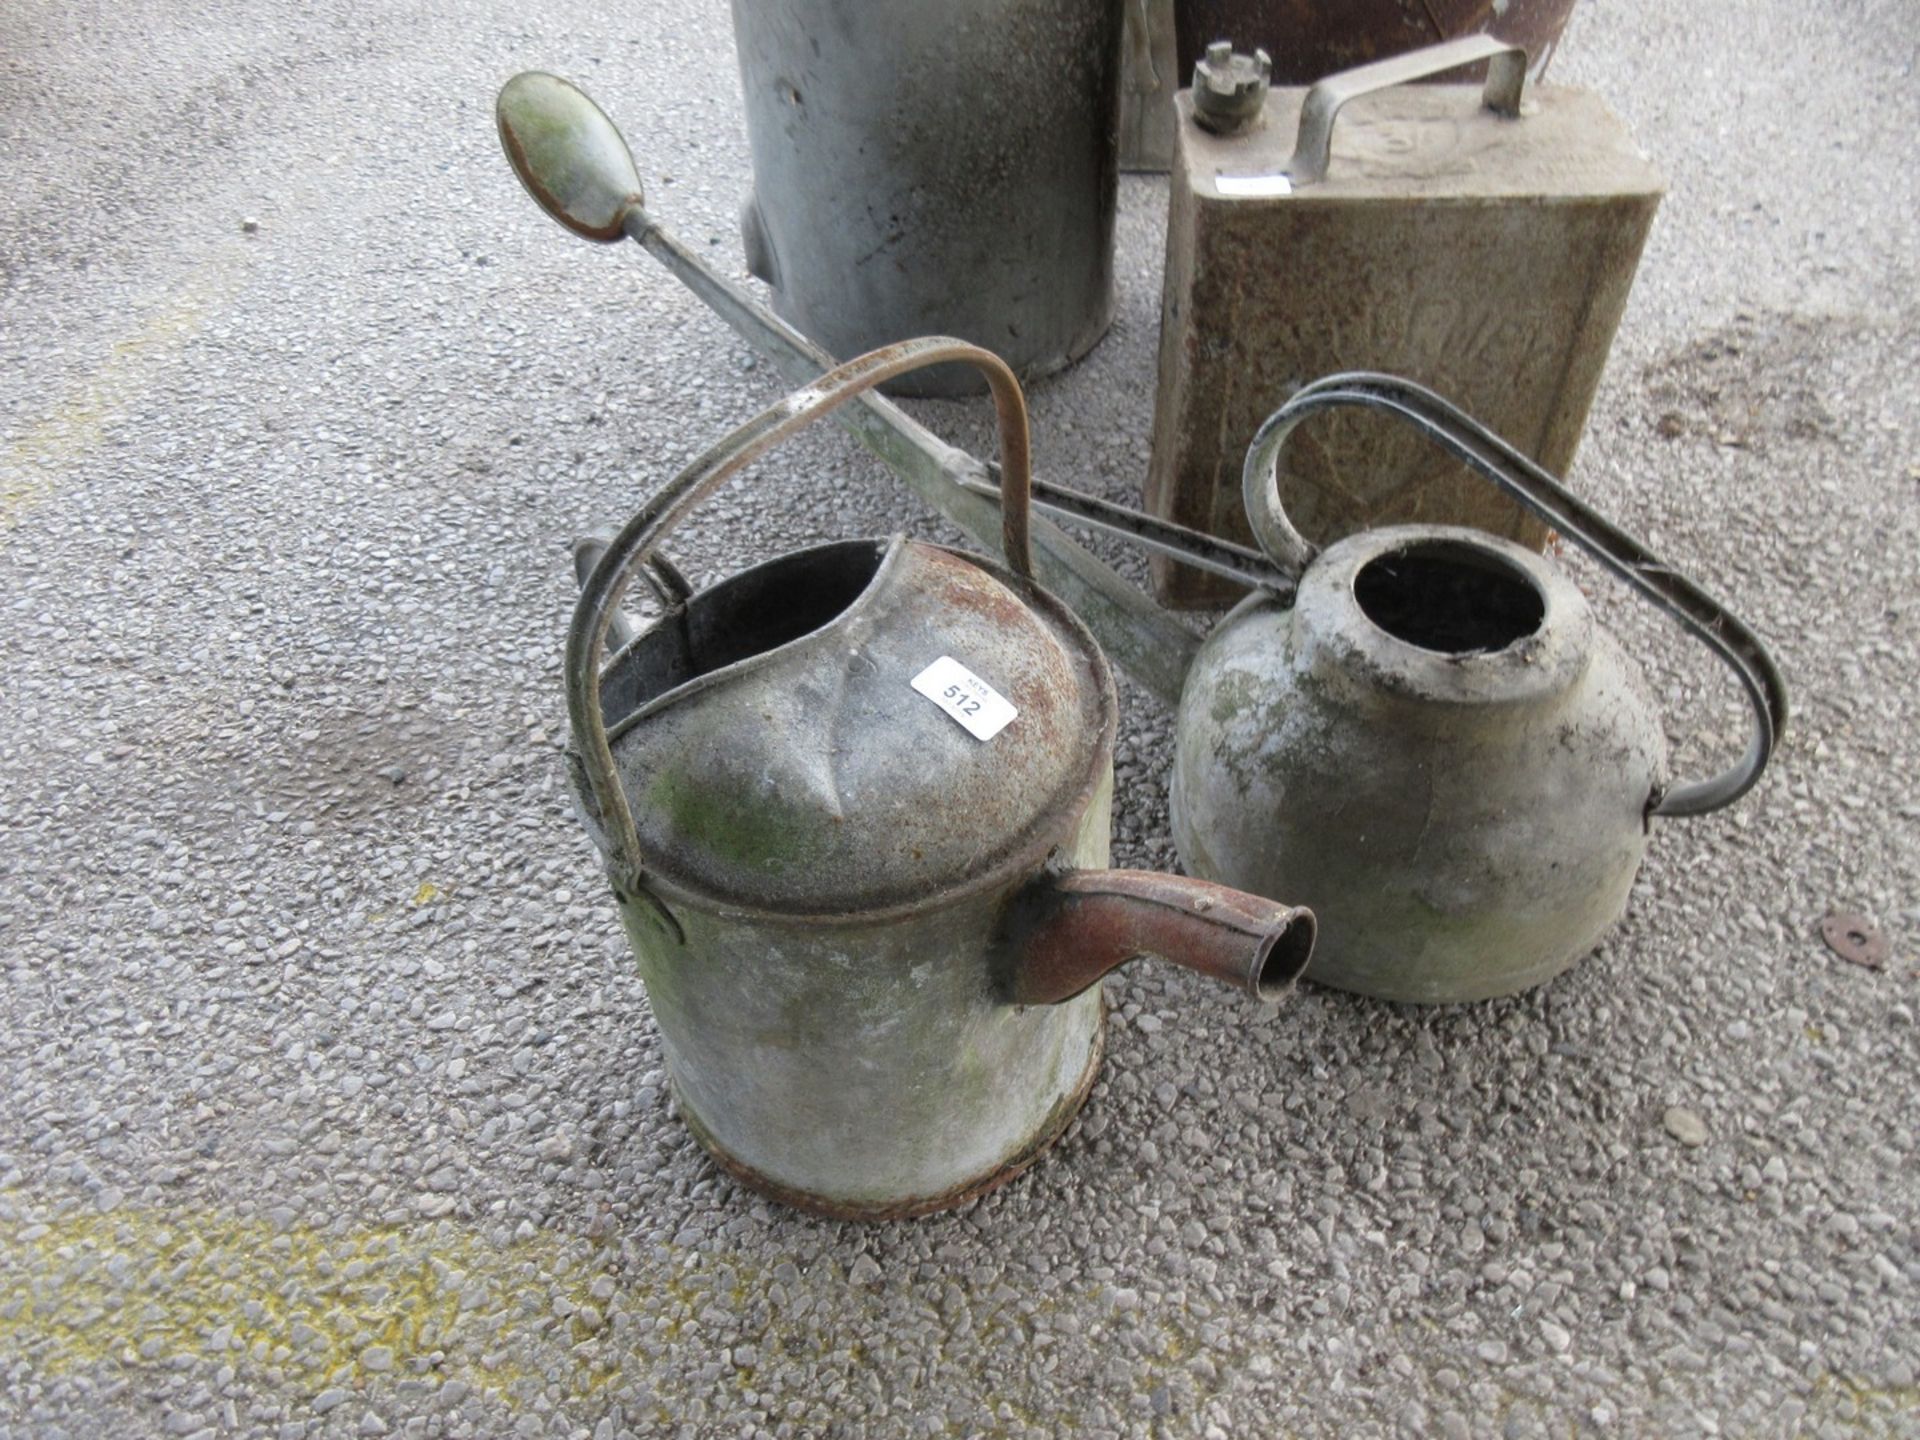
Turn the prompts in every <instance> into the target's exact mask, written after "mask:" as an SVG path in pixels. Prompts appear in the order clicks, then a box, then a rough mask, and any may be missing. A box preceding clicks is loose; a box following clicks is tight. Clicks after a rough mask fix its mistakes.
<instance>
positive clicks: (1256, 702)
mask: <svg viewBox="0 0 1920 1440" xmlns="http://www.w3.org/2000/svg"><path fill="white" fill-rule="evenodd" d="M1334 409H1367V410H1371V411H1374V412H1377V413H1384V414H1386V415H1389V416H1391V417H1393V418H1394V419H1396V420H1397V421H1399V422H1401V423H1403V424H1404V425H1406V426H1407V427H1408V428H1410V429H1411V430H1413V431H1414V432H1416V433H1417V434H1418V435H1420V436H1422V437H1424V439H1425V440H1427V441H1428V442H1430V443H1433V444H1436V445H1438V446H1439V447H1440V448H1442V449H1443V450H1445V451H1446V452H1447V453H1448V454H1450V455H1451V456H1452V457H1453V458H1454V459H1456V460H1459V461H1461V462H1463V463H1464V464H1465V465H1466V466H1467V467H1468V468H1469V469H1470V470H1472V471H1474V472H1476V473H1478V474H1479V475H1480V476H1481V477H1483V478H1485V479H1491V480H1493V481H1494V482H1495V483H1496V484H1497V485H1499V487H1500V488H1501V489H1503V490H1504V491H1506V492H1507V494H1508V495H1509V496H1510V497H1511V498H1513V499H1515V500H1517V501H1519V502H1520V503H1522V504H1524V505H1526V506H1527V507H1528V508H1529V509H1530V510H1531V511H1532V512H1533V513H1534V514H1535V516H1536V517H1538V518H1539V519H1540V520H1542V521H1544V522H1545V523H1546V524H1548V525H1550V526H1552V527H1553V528H1554V529H1555V530H1557V531H1558V532H1559V533H1560V534H1561V535H1562V536H1563V537H1565V539H1566V540H1567V542H1568V543H1569V544H1573V545H1577V546H1579V547H1580V548H1582V549H1584V550H1587V551H1588V552H1589V553H1590V554H1591V555H1593V556H1594V558H1595V559H1597V560H1599V561H1600V563H1601V564H1602V565H1603V566H1604V567H1605V568H1606V569H1608V570H1610V571H1611V572H1612V573H1613V574H1614V575H1615V576H1616V577H1617V578H1619V579H1621V580H1623V581H1624V582H1626V583H1627V584H1628V585H1629V586H1630V587H1632V588H1633V589H1635V590H1637V591H1639V592H1640V593H1641V594H1642V595H1644V596H1645V597H1646V598H1648V599H1650V600H1651V601H1653V602H1654V603H1655V604H1656V605H1658V606H1659V607H1660V608H1661V609H1663V610H1665V611H1666V612H1667V613H1668V614H1669V615H1670V616H1671V617H1672V618H1674V619H1675V620H1677V621H1678V622H1679V623H1680V624H1681V625H1682V626H1683V627H1684V628H1686V629H1687V630H1688V631H1690V632H1691V633H1692V634H1693V635H1694V636H1695V637H1696V638H1697V639H1700V640H1701V641H1703V642H1704V643H1705V644H1707V645H1708V647H1709V648H1711V649H1713V650H1714V651H1715V652H1716V653H1717V654H1719V655H1720V657H1721V658H1722V659H1723V660H1725V661H1726V662H1727V663H1728V664H1729V665H1730V666H1731V667H1732V669H1733V671H1734V673H1735V675H1736V676H1737V677H1738V679H1739V680H1740V682H1741V684H1742V685H1743V686H1744V687H1745V689H1746V692H1747V698H1748V700H1749V702H1750V704H1751V708H1752V715H1753V729H1752V732H1751V739H1750V742H1749V745H1748V749H1747V753H1746V754H1745V756H1744V757H1743V758H1742V759H1741V760H1740V761H1739V762H1738V763H1736V764H1734V765H1733V766H1731V767H1729V768H1728V769H1726V770H1725V771H1723V772H1721V773H1719V774H1717V775H1715V776H1713V777H1711V778H1709V779H1707V780H1703V781H1696V782H1692V783H1688V784H1682V785H1675V784H1673V783H1672V782H1671V781H1670V779H1669V777H1668V774H1667V744H1666V739H1665V736H1664V733H1663V731H1662V729H1661V726H1660V721H1659V715H1658V710H1657V708H1656V706H1655V704H1654V702H1653V698H1652V696H1651V695H1650V694H1649V693H1648V690H1647V687H1646V684H1645V682H1644V681H1643V680H1642V678H1641V675H1640V671H1639V668H1638V666H1637V665H1635V663H1634V662H1633V660H1632V659H1631V658H1630V657H1629V656H1628V655H1627V654H1626V653H1625V651H1624V650H1622V648H1621V647H1620V645H1619V644H1618V643H1617V642H1616V641H1615V640H1614V638H1613V637H1612V636H1611V635H1610V634H1608V633H1607V631H1606V630H1604V629H1603V628H1602V627H1601V626H1600V625H1599V624H1597V623H1596V621H1595V620H1594V617H1593V614H1592V611H1591V610H1590V608H1589V606H1588V602H1587V600H1586V599H1585V597H1584V596H1583V595H1582V594H1581V592H1580V590H1579V588H1578V587H1576V586H1575V585H1574V584H1573V582H1572V581H1571V580H1569V579H1568V578H1567V577H1566V576H1565V575H1564V574H1562V573H1561V572H1560V571H1559V570H1558V569H1557V568H1556V567H1555V566H1554V565H1553V564H1552V563H1551V561H1549V560H1548V559H1547V558H1546V557H1544V556H1542V555H1538V554H1535V553H1534V552H1532V551H1531V550H1528V549H1526V548H1525V547H1523V546H1521V545H1518V544H1515V543H1514V542H1513V541H1510V540H1506V539H1502V538H1499V537H1496V536H1492V535H1488V534H1486V533H1484V532H1481V531H1478V530H1472V529H1467V528H1465V527H1461V526H1449V525H1395V526H1386V527H1382V528H1379V529H1375V530H1368V531H1363V532H1361V533H1359V534H1357V535H1351V536H1348V537H1347V538H1345V539H1343V540H1341V541H1338V542H1337V543H1335V544H1333V545H1331V546H1329V547H1328V548H1327V549H1325V550H1324V551H1322V550H1319V549H1318V548H1317V547H1316V546H1315V545H1313V544H1312V543H1311V542H1310V541H1308V540H1307V539H1306V538H1305V537H1304V536H1303V535H1301V534H1300V532H1299V531H1298V530H1296V529H1294V527H1293V525H1292V523H1291V521H1290V520H1289V517H1288V515H1287V512H1286V510H1285V508H1284V507H1283V505H1282V501H1281V495H1280V486H1279V483H1278V477H1279V475H1280V474H1281V473H1282V463H1281V448H1282V446H1283V445H1284V443H1285V441H1286V439H1287V437H1288V435H1289V434H1290V433H1292V431H1293V430H1294V429H1295V428H1296V427H1298V426H1299V425H1300V424H1301V423H1302V422H1303V421H1304V420H1305V419H1307V418H1308V417H1309V416H1311V415H1314V414H1316V413H1319V412H1322V411H1327V410H1334ZM1242 495H1243V501H1244V503H1245V506H1246V510H1247V517H1248V522H1249V524H1250V526H1251V528H1252V530H1253V532H1254V534H1255V535H1256V536H1257V537H1258V539H1259V541H1260V544H1261V547H1262V548H1263V549H1264V550H1265V551H1266V552H1267V554H1268V556H1269V557H1270V558H1271V559H1272V560H1273V561H1274V563H1275V564H1276V565H1277V566H1278V567H1279V568H1280V569H1281V570H1283V571H1285V572H1287V573H1289V574H1291V575H1293V576H1295V577H1297V578H1296V579H1295V581H1294V583H1293V584H1292V586H1291V587H1287V588H1285V589H1271V588H1269V589H1262V590H1259V591H1256V592H1255V593H1254V594H1252V595H1250V596H1248V597H1247V598H1246V599H1245V600H1244V601H1242V602H1241V604H1240V605H1239V606H1238V607H1237V608H1235V609H1234V610H1232V611H1231V612H1229V613H1228V615H1227V616H1226V618H1225V619H1224V620H1222V622H1221V623H1220V625H1219V626H1218V627H1217V628H1216V629H1215V630H1214V632H1213V633H1212V634H1211V635H1210V636H1208V638H1207V640H1206V642H1205V643H1204V644H1203V645H1202V646H1201V648H1200V651H1199V653H1198V655H1197V656H1196V658H1195V661H1194V664H1193V667H1192V669H1191V671H1190V672H1189V674H1188V676H1187V683H1186V686H1185V689H1184V692H1183V695H1182V699H1181V703H1180V707H1179V714H1178V719H1177V723H1176V729H1175V754H1174V774H1173V781H1172V789H1171V797H1170V798H1171V808H1172V819H1173V831H1174V840H1175V844H1176V846H1177V848H1178V850H1179V853H1180V857H1181V860H1182V862H1183V863H1184V865H1185V866H1186V868H1187V870H1188V871H1189V872H1190V873H1192V874H1195V875H1201V876H1205V877H1206V878H1208V879H1211V880H1215V881H1218V882H1220V883H1222V884H1227V885H1234V886H1240V887H1244V888H1247V889H1250V890H1253V891H1256V892H1266V893H1273V892H1276V891H1277V890H1278V889H1279V888H1281V887H1286V888H1287V889H1288V891H1289V893H1298V894H1305V895H1309V896H1311V897H1312V900H1313V904H1314V908H1315V911H1316V913H1317V914H1318V915H1319V917H1320V925H1321V930H1320V945H1319V948H1318V950H1317V951H1316V953H1315V958H1314V962H1313V968H1312V971H1311V972H1310V977H1309V978H1311V979H1313V980H1317V981H1319V982H1320V983H1322V984H1326V985H1331V986H1334V987H1337V988H1339V989H1344V990H1352V991H1357V992H1359V993H1362V994H1366V995H1372V996H1377V997H1380V998H1383V999H1388V1000H1400V1001H1417V1002H1427V1003H1439V1002H1452V1001H1465V1000H1480V999H1487V998H1490V997H1493V996H1497V995H1508V994H1512V993H1514V992H1517V991H1520V990H1524V989H1527V988H1529V987H1531V986H1533V985H1537V984H1539V983H1541V982H1542V981H1544V980H1547V979H1549V978H1551V977H1552V976H1554V975H1556V974H1558V973H1560V972H1561V971H1562V970H1564V969H1566V968H1567V967H1568V966H1569V965H1571V964H1572V963H1573V962H1574V961H1575V960H1577V959H1579V958H1580V957H1581V956H1582V955H1584V954H1585V953H1586V952H1587V951H1588V950H1590V949H1591V948H1592V947H1593V945H1594V944H1595V942H1596V941H1598V940H1599V938H1600V936H1601V935H1602V934H1603V933H1604V932H1605V931H1606V930H1607V928H1608V927H1609V926H1610V925H1611V924H1612V923H1613V922H1614V920H1616V919H1617V918H1618V917H1619V915H1620V914H1621V912H1622V911H1623V910H1624V909H1625V907H1626V903H1627V896H1628V892H1629V891H1630V889H1631V888H1632V885H1633V879H1634V876H1635V874H1636V873H1637V872H1638V870H1639V867H1640V862H1641V860H1642V858H1643V857H1644V855H1645V853H1646V847H1647V840H1648V835H1649V832H1650V829H1651V827H1652V822H1653V821H1654V820H1655V819H1656V818H1658V817H1662V816H1685V815H1699V814H1705V813H1707V812H1708V811H1711V810H1714V809H1718V808H1720V807H1721V806H1723V805H1726V804H1729V803H1731V802H1732V801H1733V800H1735V799H1738V798H1739V797H1740V796H1741V795H1742V794H1744V793H1745V792H1746V791H1747V790H1748V789H1749V788H1751V786H1752V785H1753V784H1754V783H1756V781H1757V780H1758V778H1759V776H1760V773H1761V771H1762V770H1763V769H1764V768H1765V766H1766V763H1767V759H1768V756H1769V755H1770V754H1771V752H1772V749H1773V747H1774V744H1775V743H1776V741H1777V738H1778V736H1779V734H1780V732H1781V730H1782V729H1783V728H1784V726H1785V724H1786V715H1787V700H1786V687H1785V683H1784V682H1783V681H1782V679H1781V677H1780V674H1779V672H1778V670H1777V668H1776V667H1775V666H1774V664H1773V661H1772V659H1771V657H1770V656H1768V654H1767V652H1766V649H1765V647H1764V645H1762V644H1761V642H1760V640H1759V638H1758V637H1757V636H1755V635H1754V634H1753V632H1752V631H1751V630H1750V629H1748V628H1747V626H1746V625H1744V624H1743V623H1742V622H1741V621H1740V620H1739V619H1738V618H1737V617H1735V616H1734V615H1732V614H1731V613H1730V612H1728V611H1727V610H1726V609H1725V607H1723V606H1721V605H1720V604H1719V602H1717V601H1715V600H1714V599H1713V598H1712V597H1711V596H1709V595H1707V594H1706V593H1705V592H1704V591H1703V590H1701V589H1700V587H1699V586H1697V585H1695V584H1694V583H1693V582H1692V581H1691V580H1689V579H1687V578H1686V577H1685V576H1684V575H1681V574H1680V573H1679V572H1678V571H1676V570H1674V569H1673V567H1671V566H1669V565H1667V564H1666V563H1665V562H1663V561H1661V560H1660V559H1659V557H1657V556H1655V555H1654V554H1653V553H1652V552H1651V551H1649V550H1647V549H1646V548H1645V547H1644V546H1643V545H1641V544H1640V543H1639V542H1638V541H1637V540H1635V539H1633V537H1631V536H1630V535H1627V534H1626V533H1625V532H1624V531H1621V530H1620V529H1618V527H1616V526H1614V525H1613V524H1612V523H1611V522H1609V521H1607V520H1606V519H1605V518H1604V517H1602V516H1600V515H1598V514H1597V513H1595V512H1594V511H1592V510H1591V509H1589V508H1588V507H1587V506H1586V505H1585V504H1584V503H1582V502H1581V501H1579V500H1578V499H1577V498H1576V497H1574V496H1573V495H1571V494H1570V493H1568V492H1567V491H1566V490H1565V489H1564V487H1562V486H1561V485H1560V484H1559V482H1558V481H1556V480H1555V479H1554V478H1553V477H1552V476H1551V475H1549V474H1547V473H1546V472H1545V471H1544V470H1543V469H1541V468H1540V467H1539V466H1538V465H1537V464H1535V463H1534V462H1533V461H1531V460H1529V459H1527V457H1526V456H1524V455H1523V454H1521V453H1520V451H1518V450H1517V449H1515V448H1514V447H1513V446H1512V445H1511V444H1509V443H1508V442H1506V441H1504V440H1502V439H1501V438H1500V437H1499V436H1497V435H1495V434H1493V432H1492V431H1490V430H1488V429H1487V428H1486V427H1484V426H1482V425H1480V424H1479V423H1478V422H1477V421H1474V420H1473V419H1472V418H1471V417H1469V416H1467V415H1465V414H1464V413H1463V412H1461V411H1460V410H1458V409H1457V408H1455V407H1454V406H1452V405H1450V404H1448V403H1447V402H1446V401H1444V400H1441V399H1440V398H1439V397H1438V396H1436V395H1433V394H1432V393H1431V392H1429V391H1426V390H1423V389H1421V388H1420V387H1419V386H1417V385H1413V384H1411V383H1409V382H1407V381H1404V380H1399V379H1396V378H1394V377H1391V376H1384V375H1370V374H1352V375H1339V376H1330V377H1328V378H1327V379H1325V380H1321V381H1316V382H1315V383H1314V384H1312V385H1308V386H1304V387H1302V388H1301V389H1300V390H1299V391H1297V392H1296V393H1295V395H1294V396H1293V397H1292V398H1291V399H1289V400H1288V401H1287V403H1286V404H1284V405H1282V406H1281V407H1280V409H1279V410H1277V411H1275V412H1274V414H1273V415H1272V416H1270V417H1269V418H1268V420H1267V422H1266V423H1265V424H1264V425H1263V426H1261V427H1260V430H1259V433H1258V434H1257V435H1256V436H1255V439H1254V442H1253V445H1252V447H1251V449H1250V450H1249V452H1248V455H1247V459H1246V464H1245V466H1244V468H1243V471H1242Z"/></svg>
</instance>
